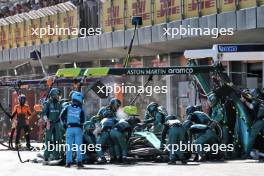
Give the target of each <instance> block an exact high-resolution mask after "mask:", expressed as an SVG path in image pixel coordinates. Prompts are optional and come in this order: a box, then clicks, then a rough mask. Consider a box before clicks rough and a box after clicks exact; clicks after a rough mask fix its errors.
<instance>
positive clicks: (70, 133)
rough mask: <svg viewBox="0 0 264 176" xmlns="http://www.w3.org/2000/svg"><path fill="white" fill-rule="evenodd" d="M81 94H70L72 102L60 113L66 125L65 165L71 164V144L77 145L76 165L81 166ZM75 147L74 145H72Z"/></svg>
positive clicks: (83, 117) (82, 118) (82, 119)
mask: <svg viewBox="0 0 264 176" xmlns="http://www.w3.org/2000/svg"><path fill="white" fill-rule="evenodd" d="M82 101H83V96H82V94H81V93H79V92H75V93H73V94H72V104H71V105H68V106H67V107H66V108H65V109H64V110H63V111H62V113H61V120H62V121H63V122H64V125H65V126H66V128H67V129H66V146H67V151H66V166H68V167H69V166H70V165H71V164H72V149H73V144H76V146H77V151H76V152H77V165H78V166H82V154H81V148H80V147H81V144H82V143H83V131H82V125H83V123H84V119H85V115H84V111H83V110H82V107H81V106H82ZM74 148H75V147H74Z"/></svg>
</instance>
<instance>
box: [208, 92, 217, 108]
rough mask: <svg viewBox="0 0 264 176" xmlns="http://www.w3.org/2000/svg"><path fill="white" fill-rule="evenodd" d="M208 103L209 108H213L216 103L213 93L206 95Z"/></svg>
mask: <svg viewBox="0 0 264 176" xmlns="http://www.w3.org/2000/svg"><path fill="white" fill-rule="evenodd" d="M208 102H209V103H210V105H211V106H215V105H216V103H217V97H216V95H215V94H214V93H211V94H210V95H208Z"/></svg>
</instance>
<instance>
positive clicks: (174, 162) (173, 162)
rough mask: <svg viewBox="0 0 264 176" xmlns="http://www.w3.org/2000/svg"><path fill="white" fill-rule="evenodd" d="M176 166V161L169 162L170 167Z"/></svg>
mask: <svg viewBox="0 0 264 176" xmlns="http://www.w3.org/2000/svg"><path fill="white" fill-rule="evenodd" d="M175 164H176V161H174V160H170V161H169V162H168V165H175Z"/></svg>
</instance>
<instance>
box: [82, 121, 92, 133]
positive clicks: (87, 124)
mask: <svg viewBox="0 0 264 176" xmlns="http://www.w3.org/2000/svg"><path fill="white" fill-rule="evenodd" d="M83 129H84V131H94V129H95V125H94V123H92V122H91V121H86V122H85V123H84V124H83Z"/></svg>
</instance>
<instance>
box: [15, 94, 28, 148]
mask: <svg viewBox="0 0 264 176" xmlns="http://www.w3.org/2000/svg"><path fill="white" fill-rule="evenodd" d="M18 102H19V104H17V105H16V106H15V107H14V110H13V112H12V115H11V119H13V123H14V124H12V128H14V127H15V128H16V148H18V147H19V140H20V134H21V130H22V129H24V133H25V137H26V143H27V144H26V146H27V149H28V150H31V146H30V135H29V133H30V131H29V119H30V118H31V111H30V108H29V106H28V105H27V104H25V103H26V96H25V95H24V94H21V95H19V96H18ZM13 125H14V126H13ZM11 135H12V134H11Z"/></svg>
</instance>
